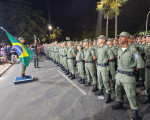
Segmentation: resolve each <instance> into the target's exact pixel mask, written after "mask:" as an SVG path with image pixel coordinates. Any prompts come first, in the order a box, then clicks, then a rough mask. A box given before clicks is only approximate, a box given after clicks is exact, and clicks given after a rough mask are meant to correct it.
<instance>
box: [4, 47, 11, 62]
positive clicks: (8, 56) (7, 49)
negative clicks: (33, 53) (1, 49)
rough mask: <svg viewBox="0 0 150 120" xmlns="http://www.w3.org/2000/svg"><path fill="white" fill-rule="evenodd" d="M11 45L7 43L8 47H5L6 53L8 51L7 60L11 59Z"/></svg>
mask: <svg viewBox="0 0 150 120" xmlns="http://www.w3.org/2000/svg"><path fill="white" fill-rule="evenodd" d="M10 50H11V48H10V45H7V46H6V48H5V53H6V56H7V60H9V61H10V60H11V53H10Z"/></svg>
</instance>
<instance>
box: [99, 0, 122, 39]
mask: <svg viewBox="0 0 150 120" xmlns="http://www.w3.org/2000/svg"><path fill="white" fill-rule="evenodd" d="M120 1H121V0H118V1H117V0H101V2H98V3H97V10H98V11H99V10H102V11H103V14H104V19H106V39H108V23H109V19H113V18H115V17H116V16H118V15H119V9H118V7H120V6H121V4H120ZM116 6H117V7H116ZM116 21H117V17H116ZM115 31H117V22H116V24H115ZM115 33H116V35H115V36H117V32H115Z"/></svg>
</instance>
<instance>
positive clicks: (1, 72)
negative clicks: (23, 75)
mask: <svg viewBox="0 0 150 120" xmlns="http://www.w3.org/2000/svg"><path fill="white" fill-rule="evenodd" d="M11 66H12V64H8V65H7V66H6V67H5V68H4V69H3V70H1V71H0V77H1V76H2V75H3V74H4V73H5V72H6V71H7V70H8V69H9V68H10V67H11Z"/></svg>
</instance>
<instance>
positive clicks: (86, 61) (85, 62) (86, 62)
mask: <svg viewBox="0 0 150 120" xmlns="http://www.w3.org/2000/svg"><path fill="white" fill-rule="evenodd" d="M85 63H93V61H85Z"/></svg>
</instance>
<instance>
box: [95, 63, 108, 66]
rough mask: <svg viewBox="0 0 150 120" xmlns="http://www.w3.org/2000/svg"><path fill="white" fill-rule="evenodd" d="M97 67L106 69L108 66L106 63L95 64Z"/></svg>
mask: <svg viewBox="0 0 150 120" xmlns="http://www.w3.org/2000/svg"><path fill="white" fill-rule="evenodd" d="M97 65H98V66H101V67H106V66H108V63H102V64H99V63H97Z"/></svg>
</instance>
